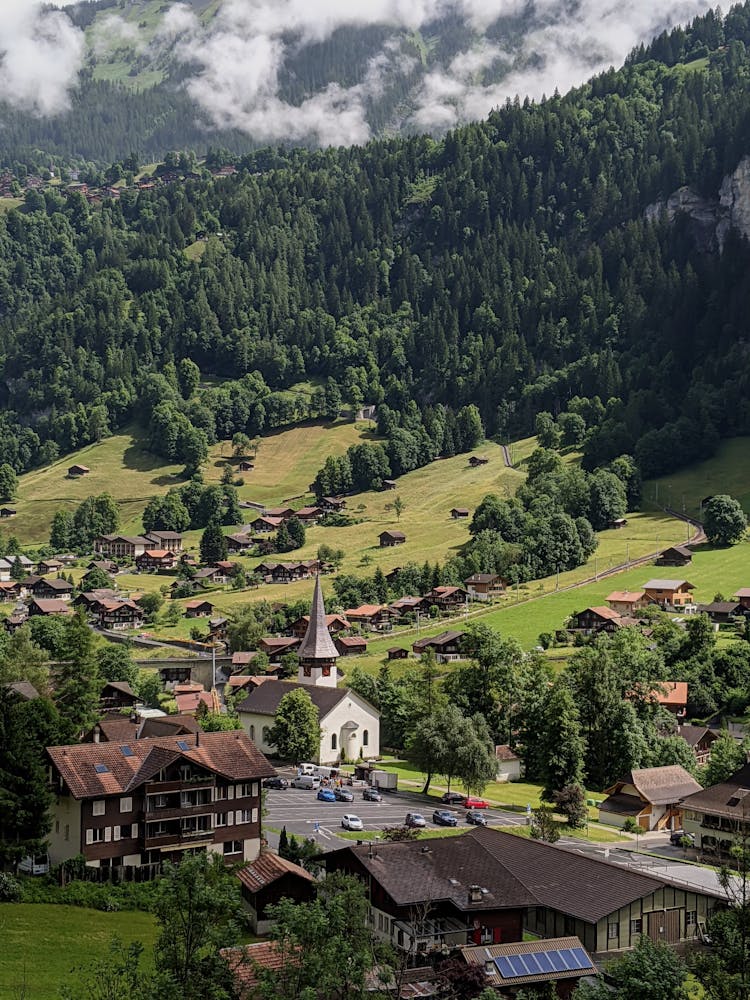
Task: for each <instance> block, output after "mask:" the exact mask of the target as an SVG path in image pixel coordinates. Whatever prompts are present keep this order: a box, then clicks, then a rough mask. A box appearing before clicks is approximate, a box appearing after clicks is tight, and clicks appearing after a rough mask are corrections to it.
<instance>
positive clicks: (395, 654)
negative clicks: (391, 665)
mask: <svg viewBox="0 0 750 1000" xmlns="http://www.w3.org/2000/svg"><path fill="white" fill-rule="evenodd" d="M387 655H388V659H389V660H408V659H409V650H408V649H405V648H404V647H403V646H391V648H390V649H389V650H387Z"/></svg>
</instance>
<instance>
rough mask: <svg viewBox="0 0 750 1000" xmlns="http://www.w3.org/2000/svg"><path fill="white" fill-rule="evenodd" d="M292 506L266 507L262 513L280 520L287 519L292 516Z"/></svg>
mask: <svg viewBox="0 0 750 1000" xmlns="http://www.w3.org/2000/svg"><path fill="white" fill-rule="evenodd" d="M294 513H295V511H294V507H266V509H265V511H264V514H265V515H266V517H278V518H280V519H281V520H282V521H287V520H288V519H289V518H290V517H294Z"/></svg>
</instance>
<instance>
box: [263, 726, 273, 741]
mask: <svg viewBox="0 0 750 1000" xmlns="http://www.w3.org/2000/svg"><path fill="white" fill-rule="evenodd" d="M270 732H271V730H270V729H269V727H268V726H263V742H264V743H268V736H269V734H270Z"/></svg>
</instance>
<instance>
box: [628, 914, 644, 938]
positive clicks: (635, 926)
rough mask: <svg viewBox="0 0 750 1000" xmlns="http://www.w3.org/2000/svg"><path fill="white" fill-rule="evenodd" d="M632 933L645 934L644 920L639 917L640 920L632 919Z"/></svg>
mask: <svg viewBox="0 0 750 1000" xmlns="http://www.w3.org/2000/svg"><path fill="white" fill-rule="evenodd" d="M630 933H631V935H633V934H643V920H641V918H640V917H639V918H638V920H631V921H630Z"/></svg>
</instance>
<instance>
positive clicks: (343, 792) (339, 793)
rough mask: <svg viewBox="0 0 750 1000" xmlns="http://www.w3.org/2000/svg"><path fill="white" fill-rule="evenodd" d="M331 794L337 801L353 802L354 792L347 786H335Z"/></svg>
mask: <svg viewBox="0 0 750 1000" xmlns="http://www.w3.org/2000/svg"><path fill="white" fill-rule="evenodd" d="M333 794H334V795H335V796H336V798H337V799H338V801H339V802H354V792H352V791H350V789H348V788H337V789H336V790H335V791H334V793H333Z"/></svg>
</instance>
